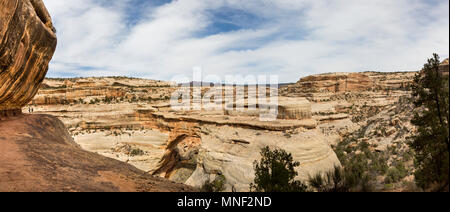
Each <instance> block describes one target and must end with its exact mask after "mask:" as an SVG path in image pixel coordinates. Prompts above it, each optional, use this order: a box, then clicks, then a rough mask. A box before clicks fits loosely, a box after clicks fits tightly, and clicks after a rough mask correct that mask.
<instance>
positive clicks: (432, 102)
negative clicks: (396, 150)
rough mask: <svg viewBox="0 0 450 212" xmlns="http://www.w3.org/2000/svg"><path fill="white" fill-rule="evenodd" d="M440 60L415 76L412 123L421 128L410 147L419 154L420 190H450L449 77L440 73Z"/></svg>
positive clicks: (416, 158) (429, 64)
mask: <svg viewBox="0 0 450 212" xmlns="http://www.w3.org/2000/svg"><path fill="white" fill-rule="evenodd" d="M439 65H440V61H439V56H438V55H437V54H434V55H433V58H431V59H428V63H426V64H425V65H424V68H423V70H422V71H421V72H420V73H418V74H417V75H416V76H415V79H414V83H413V101H414V105H415V106H416V108H418V109H419V110H418V112H415V115H414V118H413V119H412V120H411V123H412V124H414V125H416V126H417V128H418V133H417V135H415V136H413V138H412V141H411V142H410V144H409V145H410V147H411V148H412V149H413V150H414V151H415V160H414V162H415V166H416V171H415V173H414V175H415V178H416V183H417V185H418V186H420V187H422V188H424V189H429V188H430V187H432V186H438V187H437V188H436V190H448V185H449V184H448V183H449V179H448V174H449V151H450V148H449V123H448V119H449V84H448V83H449V76H448V75H444V74H443V73H442V72H440V71H439Z"/></svg>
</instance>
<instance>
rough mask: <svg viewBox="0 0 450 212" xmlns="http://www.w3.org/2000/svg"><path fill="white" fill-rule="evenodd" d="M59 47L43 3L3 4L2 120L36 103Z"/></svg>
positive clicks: (13, 0)
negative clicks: (40, 88) (50, 63)
mask: <svg viewBox="0 0 450 212" xmlns="http://www.w3.org/2000/svg"><path fill="white" fill-rule="evenodd" d="M56 43H57V40H56V34H55V29H54V27H53V24H52V20H51V18H50V15H49V13H48V12H47V9H46V8H45V6H44V4H43V2H42V1H41V0H2V1H1V3H0V111H3V112H1V113H0V116H5V115H14V114H17V113H20V108H22V107H23V106H25V105H26V104H28V102H30V101H31V100H32V99H33V97H34V96H35V95H36V93H37V91H38V89H39V87H40V85H41V83H42V81H43V80H44V77H45V75H46V73H47V70H48V64H49V62H50V60H51V58H52V56H53V53H54V51H55V48H56ZM5 111H6V112H5Z"/></svg>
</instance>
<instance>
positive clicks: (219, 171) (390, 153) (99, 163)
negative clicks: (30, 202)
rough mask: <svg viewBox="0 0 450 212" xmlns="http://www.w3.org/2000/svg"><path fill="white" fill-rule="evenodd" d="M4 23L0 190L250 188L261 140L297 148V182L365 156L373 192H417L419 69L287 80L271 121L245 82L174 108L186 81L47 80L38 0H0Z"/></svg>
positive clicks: (48, 27)
mask: <svg viewBox="0 0 450 212" xmlns="http://www.w3.org/2000/svg"><path fill="white" fill-rule="evenodd" d="M0 26H1V28H0V191H175V192H176V191H198V190H199V189H201V188H202V187H203V186H204V185H205V184H207V183H211V182H214V181H216V180H217V179H221V180H222V181H223V182H224V187H225V189H224V190H225V191H249V184H250V183H252V182H253V179H254V177H255V171H254V169H253V165H254V161H257V160H259V159H260V154H259V151H260V149H261V148H263V147H265V146H269V147H271V148H280V149H284V150H286V151H287V152H289V153H291V154H292V156H293V159H294V160H295V161H298V162H300V166H299V167H297V168H296V171H297V172H298V176H297V178H296V179H298V180H301V181H307V180H308V179H309V178H310V177H311V176H314V175H317V174H324V173H327V172H329V171H332V170H333V169H334V168H335V167H340V166H345V164H346V163H348V161H350V160H351V159H352V158H353V159H354V158H356V159H359V158H363V159H364V161H363V162H364V163H365V164H364V165H367V166H371V167H375V168H376V170H375V171H374V172H373V173H371V174H372V175H373V180H372V181H373V182H371V183H372V184H373V187H374V189H375V190H376V191H414V190H415V189H417V188H416V187H415V186H414V176H413V174H412V173H413V171H414V164H413V158H412V157H411V154H412V153H411V150H410V149H409V147H408V145H407V140H408V139H409V137H410V136H411V135H413V134H414V133H416V131H417V129H416V128H415V127H414V126H413V125H411V123H410V120H411V118H412V117H413V112H414V107H413V103H412V102H411V101H410V97H411V94H412V91H411V83H412V82H413V79H414V76H415V75H416V74H417V73H418V71H414V72H389V73H382V72H360V73H325V74H318V75H313V76H306V77H303V78H301V79H299V81H298V82H296V83H292V84H288V85H282V86H279V88H278V94H279V96H278V101H277V104H276V107H277V111H278V114H277V117H276V118H277V119H276V120H270V121H266V120H261V119H260V114H261V113H265V112H267V109H266V107H270V106H273V105H275V104H273V103H270V102H269V103H268V102H259V101H258V102H253V103H251V102H249V99H250V98H251V97H253V96H252V95H254V94H251V93H250V92H249V91H248V90H249V88H248V87H249V86H243V85H234V86H233V85H225V86H223V87H222V88H214V87H213V88H211V87H210V86H200V91H201V92H200V94H199V95H200V96H202V97H203V96H205V95H207V94H208V93H216V94H218V95H222V96H223V97H224V99H227V98H231V99H234V98H236V96H235V95H234V94H235V93H237V90H243V91H245V92H244V95H243V96H242V98H241V99H240V100H236V102H233V103H231V104H227V102H222V101H220V102H212V103H211V102H209V104H208V105H207V107H208V108H207V109H202V110H193V109H189V110H175V109H174V108H172V107H171V104H170V100H171V97H172V95H173V93H174V92H175V91H176V90H177V89H179V88H180V87H181V86H182V85H178V84H174V83H171V82H165V81H159V80H150V79H139V78H128V77H85V78H45V76H46V73H47V70H48V65H49V62H50V60H51V59H52V56H53V53H54V51H55V48H56V44H57V39H56V30H55V28H54V27H53V24H52V20H51V17H50V15H49V13H48V12H47V10H46V9H45V6H44V4H43V2H42V1H41V0H2V2H1V3H0ZM448 69H449V64H448V59H447V60H444V61H443V63H442V65H441V66H440V71H442V72H443V73H447V75H448ZM273 89H274V88H268V89H267V90H266V91H267V94H269V93H271V92H273ZM227 91H231V92H227ZM230 93H231V95H228V94H230ZM227 95H228V96H227ZM188 98H189V100H190V101H195V98H194V95H189V96H188ZM31 109H32V110H31ZM31 111H33V112H32V113H33V114H29V113H30V112H31ZM368 155H370V157H369V156H368ZM399 164H401V166H400V165H399ZM398 167H401V168H402V171H403V172H404V173H403V174H402V176H401V177H400V179H396V180H395V181H393V180H392V179H390V175H389V170H391V168H398Z"/></svg>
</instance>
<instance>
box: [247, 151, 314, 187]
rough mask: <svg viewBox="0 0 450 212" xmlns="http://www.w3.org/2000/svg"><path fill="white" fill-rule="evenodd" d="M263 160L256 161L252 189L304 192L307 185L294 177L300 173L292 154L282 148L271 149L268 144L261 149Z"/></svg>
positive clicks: (297, 163)
mask: <svg viewBox="0 0 450 212" xmlns="http://www.w3.org/2000/svg"><path fill="white" fill-rule="evenodd" d="M261 156H262V158H261V161H260V162H259V163H258V162H257V161H255V162H254V169H255V172H256V174H255V179H254V183H252V184H250V189H251V190H253V191H257V192H304V191H306V186H305V185H304V184H303V183H302V182H300V181H298V180H294V178H295V177H296V176H297V175H298V173H297V172H296V171H295V167H297V166H299V165H300V163H299V162H295V161H294V160H293V158H292V154H290V153H287V152H286V151H285V150H282V149H275V150H271V149H270V148H269V147H268V146H266V147H264V148H263V149H262V150H261Z"/></svg>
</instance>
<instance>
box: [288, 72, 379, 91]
mask: <svg viewBox="0 0 450 212" xmlns="http://www.w3.org/2000/svg"><path fill="white" fill-rule="evenodd" d="M372 86H373V82H372V81H371V80H370V78H369V77H368V76H367V75H364V74H360V73H334V74H320V75H313V76H309V77H305V78H302V79H301V80H300V81H299V82H298V83H297V87H298V88H299V89H300V90H303V91H308V92H317V91H328V92H347V91H362V90H366V89H368V88H370V87H372Z"/></svg>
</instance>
